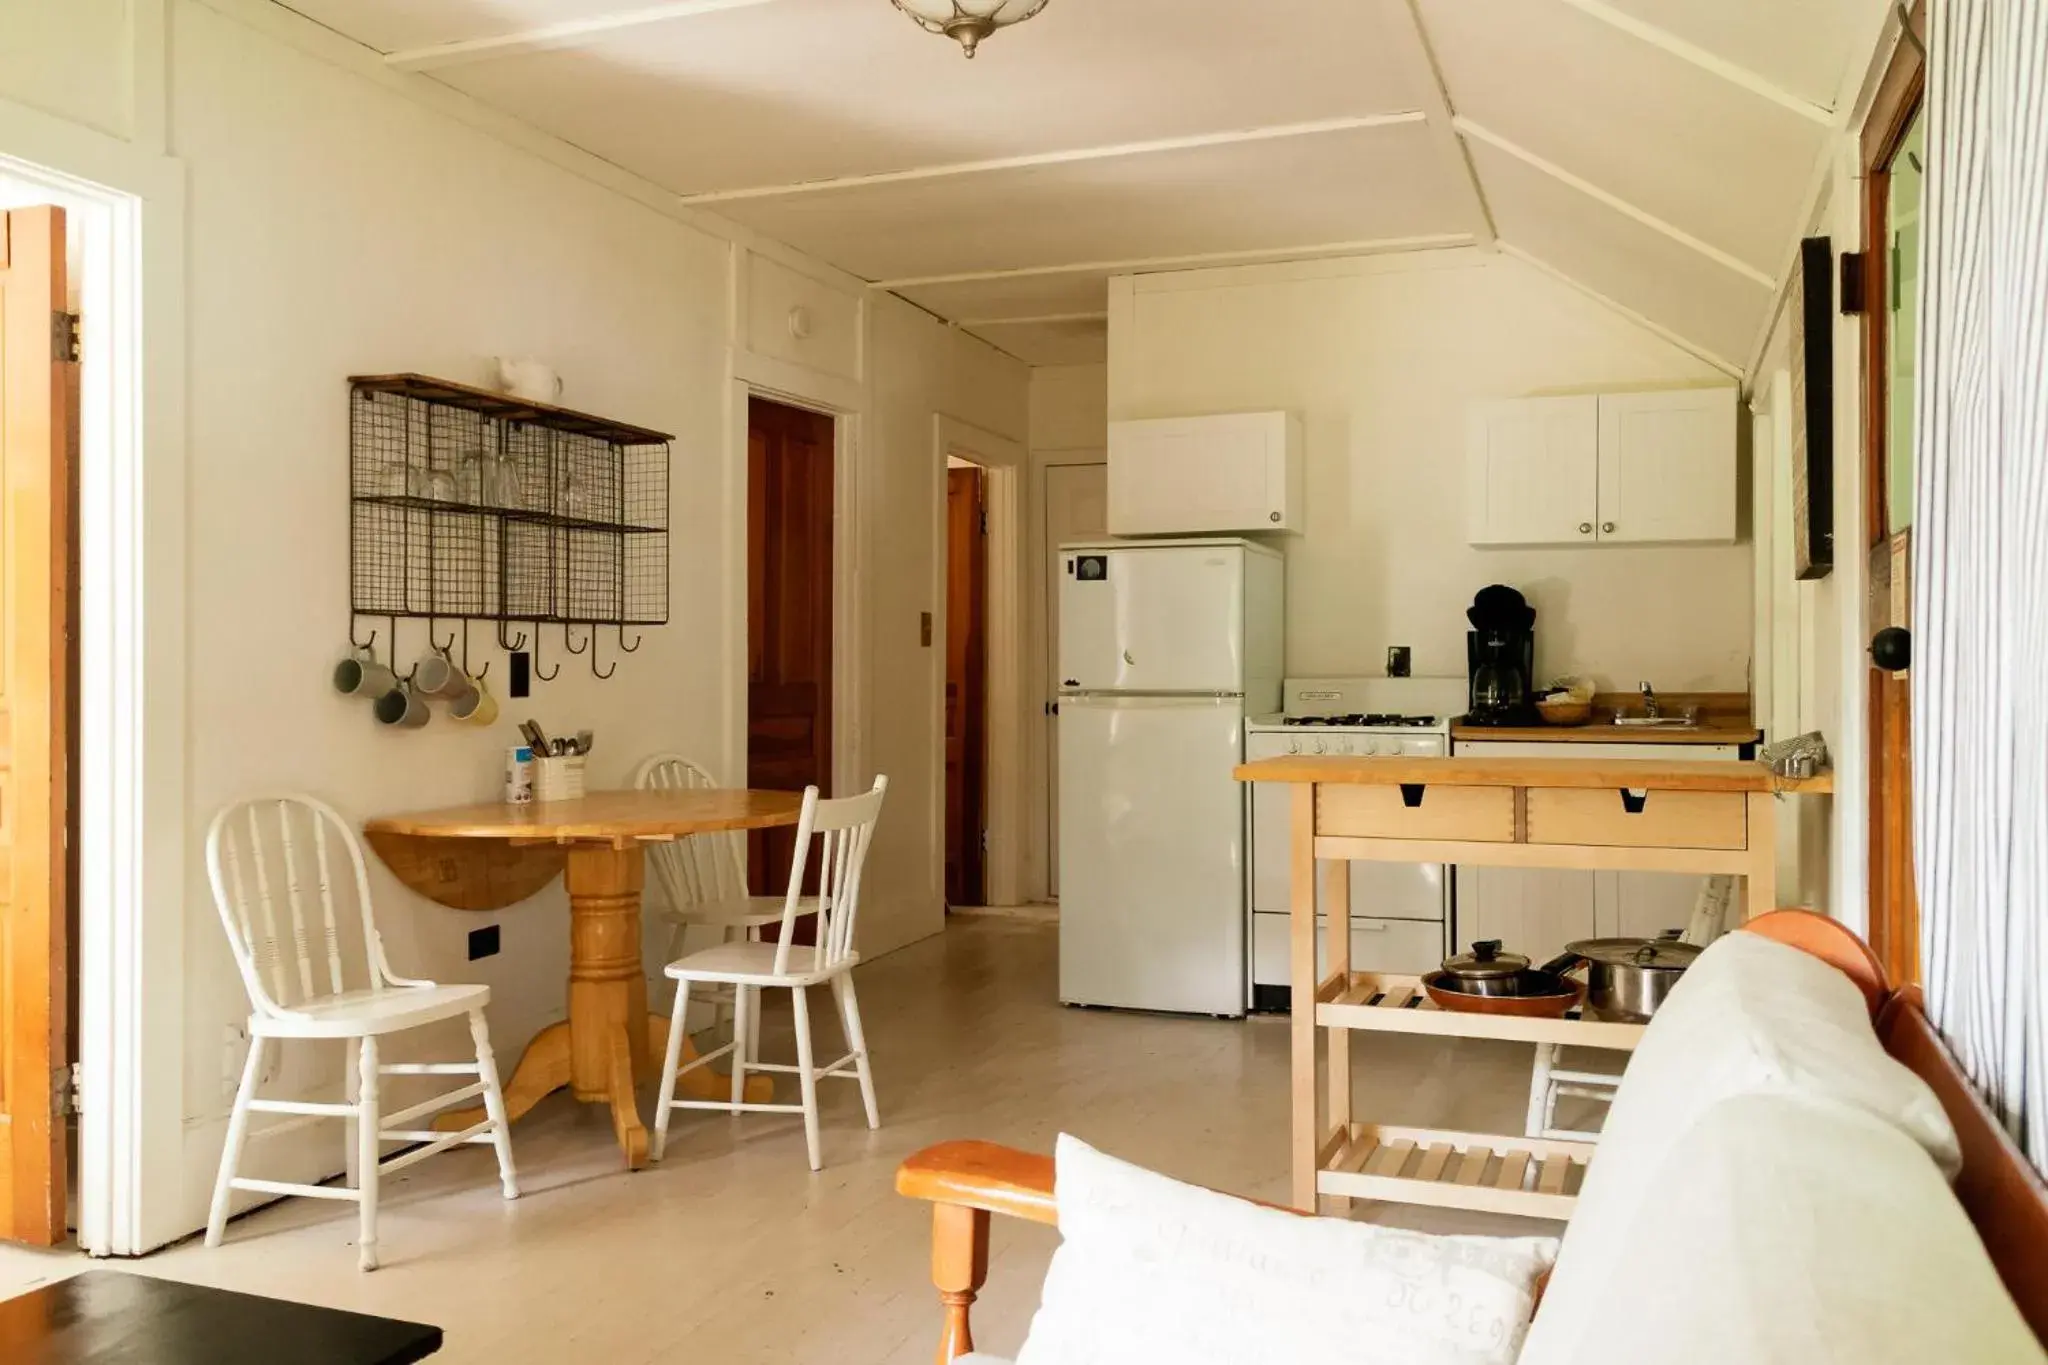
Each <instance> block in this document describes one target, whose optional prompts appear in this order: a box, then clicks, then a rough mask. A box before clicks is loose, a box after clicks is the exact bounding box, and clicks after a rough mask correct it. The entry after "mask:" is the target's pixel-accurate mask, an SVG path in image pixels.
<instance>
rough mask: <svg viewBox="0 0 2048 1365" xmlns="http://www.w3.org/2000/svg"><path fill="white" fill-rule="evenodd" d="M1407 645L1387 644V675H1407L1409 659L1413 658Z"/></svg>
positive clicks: (1391, 676) (1393, 676)
mask: <svg viewBox="0 0 2048 1365" xmlns="http://www.w3.org/2000/svg"><path fill="white" fill-rule="evenodd" d="M1413 657H1414V656H1413V654H1412V653H1411V652H1410V651H1409V648H1408V646H1407V645H1388V646H1387V676H1388V677H1390V678H1405V677H1407V676H1408V668H1409V660H1410V659H1411V658H1413Z"/></svg>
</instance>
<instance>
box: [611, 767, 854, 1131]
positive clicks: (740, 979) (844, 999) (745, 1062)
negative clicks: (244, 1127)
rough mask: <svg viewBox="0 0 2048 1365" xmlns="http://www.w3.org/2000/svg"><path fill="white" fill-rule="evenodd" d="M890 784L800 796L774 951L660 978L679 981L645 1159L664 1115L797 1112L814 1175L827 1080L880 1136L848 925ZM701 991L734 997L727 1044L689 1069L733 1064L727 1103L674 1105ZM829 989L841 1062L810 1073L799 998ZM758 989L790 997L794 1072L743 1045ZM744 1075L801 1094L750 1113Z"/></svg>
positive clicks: (730, 956)
mask: <svg viewBox="0 0 2048 1365" xmlns="http://www.w3.org/2000/svg"><path fill="white" fill-rule="evenodd" d="M888 789H889V779H888V778H886V777H877V778H876V779H875V785H874V787H873V788H872V789H871V790H869V791H867V792H865V793H864V794H862V795H860V796H851V797H846V798H843V799H840V800H836V801H821V800H819V799H818V789H817V788H816V787H810V788H807V789H806V790H805V791H804V804H803V812H802V814H801V815H800V816H799V817H798V820H797V839H796V856H795V858H794V859H793V860H792V866H791V867H790V870H789V889H788V891H787V892H786V893H785V894H784V896H783V898H782V914H781V917H780V923H781V926H782V932H781V935H780V936H779V938H778V940H777V941H776V942H774V943H751V942H749V943H726V944H721V945H719V946H718V947H716V948H706V949H703V950H701V951H699V952H695V953H691V954H689V955H688V956H687V957H684V958H682V959H680V960H679V961H676V962H671V963H670V964H669V965H668V967H667V968H666V969H665V970H666V972H667V975H668V976H669V977H670V978H671V979H672V980H674V981H675V982H676V1001H675V1011H674V1014H673V1016H672V1017H671V1018H670V1020H669V1026H668V1055H667V1057H666V1058H664V1059H663V1061H662V1065H661V1098H660V1100H659V1101H658V1103H657V1104H656V1106H655V1119H654V1144H653V1149H652V1151H651V1152H650V1153H649V1154H650V1155H651V1156H652V1157H653V1159H654V1160H656V1161H659V1160H661V1154H662V1149H663V1148H664V1147H665V1146H666V1145H667V1142H668V1123H669V1115H670V1114H671V1113H672V1112H673V1111H675V1110H677V1109H718V1110H724V1111H726V1112H728V1113H733V1114H739V1113H778V1114H788V1113H801V1114H802V1115H803V1116H804V1143H805V1146H806V1147H807V1148H808V1150H809V1154H810V1160H811V1169H812V1170H814V1171H815V1170H817V1169H819V1167H820V1166H821V1165H822V1164H823V1162H822V1161H821V1160H820V1158H819V1153H818V1082H819V1081H821V1080H824V1079H826V1078H828V1077H838V1078H840V1079H843V1080H858V1081H859V1082H860V1096H861V1102H862V1103H863V1104H864V1105H866V1107H867V1115H868V1127H870V1128H879V1127H880V1126H881V1123H882V1120H881V1115H880V1113H879V1112H878V1111H877V1110H876V1108H875V1080H874V1073H873V1072H872V1071H871V1070H870V1068H869V1066H868V1048H867V1039H866V1037H865V1035H864V1034H863V1033H862V1032H861V1026H860V1004H859V1002H858V1001H857V1000H856V999H855V997H854V992H853V977H852V975H851V973H852V971H853V969H854V967H855V966H856V965H858V964H859V962H860V956H859V954H857V953H855V952H854V951H853V929H854V921H855V919H856V917H857V916H858V915H859V913H860V881H861V869H862V868H863V867H864V866H865V865H866V863H867V856H868V844H869V843H870V841H872V839H873V838H874V833H875V822H876V820H877V819H879V818H880V816H881V813H882V797H883V795H884V793H886V792H887V791H888ZM813 836H815V837H816V838H817V841H818V874H819V875H818V895H817V896H816V898H815V899H812V898H807V897H805V896H804V895H803V894H802V891H803V884H804V868H805V866H806V864H807V862H808V860H809V857H810V853H811V841H812V838H813ZM812 908H815V912H816V914H817V916H818V934H817V942H816V943H815V944H810V945H803V944H798V943H795V942H792V939H793V937H794V931H795V928H796V922H797V920H798V919H799V918H801V917H802V916H803V915H805V914H808V913H811V912H812ZM699 984H722V985H730V986H732V987H733V988H734V991H735V999H736V1001H737V1006H738V1015H737V1017H736V1018H735V1019H734V1021H733V1037H734V1039H735V1041H734V1042H731V1043H727V1044H726V1045H725V1046H724V1047H721V1048H715V1049H713V1050H712V1051H710V1052H707V1053H705V1054H704V1055H703V1056H701V1057H699V1058H697V1060H695V1061H694V1062H692V1063H691V1064H690V1066H689V1067H686V1068H682V1070H694V1069H695V1068H697V1067H700V1066H704V1065H707V1064H708V1063H710V1062H713V1061H715V1060H717V1059H718V1058H720V1057H723V1056H726V1055H727V1054H731V1056H732V1098H731V1099H730V1100H679V1099H677V1098H676V1078H677V1077H678V1076H679V1075H681V1070H678V1065H677V1064H678V1063H679V1062H680V1061H681V1059H682V1051H683V1016H684V1013H685V1012H686V1011H687V1010H688V1008H689V1003H690V988H691V987H692V986H693V985H699ZM827 984H829V985H830V986H831V987H832V995H833V998H834V1000H835V1001H836V1002H837V1004H838V1006H839V1018H840V1022H841V1024H842V1025H843V1026H844V1028H845V1030H846V1045H847V1048H848V1049H849V1050H848V1052H847V1054H846V1055H845V1056H844V1057H841V1058H840V1059H839V1060H838V1061H836V1062H833V1063H831V1064H830V1065H828V1066H824V1067H819V1066H817V1065H816V1064H815V1062H814V1059H813V1057H812V1051H811V1016H810V1007H809V1003H808V1000H807V998H806V995H805V992H806V990H807V989H808V988H809V987H811V986H820V985H827ZM763 988H769V989H783V990H787V991H789V992H790V995H791V997H792V999H793V1000H794V1002H795V1010H796V1065H795V1066H775V1065H769V1064H767V1063H764V1062H761V1061H759V1060H758V1059H757V1058H756V1057H755V1056H753V1055H752V1054H753V1052H754V1049H752V1048H749V1047H742V1046H741V1045H740V1042H741V1040H744V1039H746V1038H747V1037H748V1036H749V1027H748V1016H749V1015H750V1014H751V1013H753V1012H754V1011H757V1010H758V1009H759V992H760V991H761V990H762V989H763ZM749 1071H780V1072H793V1073H795V1075H796V1078H797V1082H798V1084H799V1086H800V1087H801V1090H802V1096H803V1099H802V1103H800V1104H748V1103H746V1102H745V1100H744V1096H745V1093H746V1077H747V1072H749Z"/></svg>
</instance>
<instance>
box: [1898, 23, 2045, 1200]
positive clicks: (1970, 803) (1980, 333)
mask: <svg viewBox="0 0 2048 1365" xmlns="http://www.w3.org/2000/svg"><path fill="white" fill-rule="evenodd" d="M1928 10H1929V19H1930V27H1929V32H1928V56H1927V73H1928V81H1927V100H1926V106H1925V110H1926V112H1925V118H1926V121H1927V122H1926V130H1927V144H1926V145H1927V159H1926V160H1927V182H1926V199H1925V202H1924V204H1923V206H1922V221H1923V225H1924V227H1923V231H1924V236H1923V242H1922V252H1923V255H1922V258H1921V270H1920V296H1919V305H1920V318H1921V332H1920V337H1921V340H1920V350H1919V381H1918V388H1917V390H1916V393H1917V398H1918V406H1919V422H1918V429H1917V436H1916V441H1915V447H1914V454H1915V458H1916V461H1917V469H1918V472H1917V475H1916V480H1915V493H1916V511H1915V517H1914V528H1913V534H1914V540H1915V546H1914V559H1913V621H1914V640H1913V644H1914V659H1913V801H1914V812H1913V835H1914V844H1915V866H1916V869H1917V872H1916V878H1917V887H1918V890H1919V895H1920V911H1921V945H1920V946H1921V961H1922V962H1923V963H1924V964H1925V970H1926V987H1927V1001H1928V1008H1929V1012H1930V1014H1931V1015H1932V1017H1933V1019H1934V1022H1935V1024H1936V1026H1937V1027H1938V1028H1940V1030H1941V1031H1942V1033H1943V1034H1944V1035H1945V1036H1946V1037H1947V1039H1948V1041H1949V1043H1950V1045H1951V1046H1952V1047H1953V1048H1954V1049H1955V1051H1956V1053H1957V1054H1958V1056H1959V1057H1960V1058H1961V1060H1962V1063H1963V1067H1964V1069H1965V1070H1966V1071H1967V1072H1968V1073H1969V1075H1970V1076H1971V1078H1972V1079H1973V1080H1974V1081H1975V1082H1976V1083H1977V1085H1978V1087H1979V1088H1980V1089H1981V1090H1982V1091H1983V1092H1984V1094H1985V1096H1986V1097H1987V1098H1988V1099H1989V1101H1990V1103H1991V1105H1992V1107H1993V1108H1994V1109H1995V1110H1996V1111H1997V1112H1998V1113H1999V1115H2000V1116H2001V1117H2002V1118H2003V1119H2004V1120H2005V1122H2006V1124H2007V1125H2008V1126H2009V1127H2010V1128H2011V1130H2012V1132H2013V1134H2014V1136H2015V1137H2017V1138H2019V1140H2020V1141H2021V1143H2022V1144H2023V1146H2024V1147H2025V1148H2026V1151H2027V1154H2028V1156H2029V1157H2030V1158H2031V1159H2032V1160H2033V1162H2034V1164H2035V1166H2037V1167H2039V1168H2041V1169H2044V1170H2048V4H2043V3H2041V0H1935V2H1934V3H1931V4H1929V6H1928Z"/></svg>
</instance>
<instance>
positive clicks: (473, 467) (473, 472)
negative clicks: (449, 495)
mask: <svg viewBox="0 0 2048 1365" xmlns="http://www.w3.org/2000/svg"><path fill="white" fill-rule="evenodd" d="M493 463H495V462H494V461H493V460H492V459H491V457H490V456H488V455H486V454H484V452H483V451H482V449H480V448H472V449H470V450H466V451H464V452H463V453H462V456H461V458H460V459H458V460H457V461H456V462H455V496H456V497H457V498H458V499H459V500H461V501H462V502H465V503H468V504H469V505H470V506H472V507H474V506H475V505H477V504H478V503H482V502H488V501H490V498H489V496H488V495H487V494H486V492H485V488H486V486H487V484H488V482H489V479H490V476H491V465H492V464H493Z"/></svg>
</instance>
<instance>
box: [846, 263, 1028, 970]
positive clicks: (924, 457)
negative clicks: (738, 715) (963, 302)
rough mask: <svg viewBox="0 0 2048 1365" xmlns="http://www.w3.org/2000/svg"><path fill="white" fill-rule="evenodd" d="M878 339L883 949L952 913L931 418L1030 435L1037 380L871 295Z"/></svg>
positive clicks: (876, 750)
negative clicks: (926, 631)
mask: <svg viewBox="0 0 2048 1365" xmlns="http://www.w3.org/2000/svg"><path fill="white" fill-rule="evenodd" d="M869 338H870V350H871V353H872V354H873V355H875V357H876V360H875V374H874V390H873V413H874V419H873V423H872V428H873V432H874V441H875V445H876V448H877V455H878V459H877V462H876V466H875V468H874V470H873V477H872V479H871V481H870V482H869V483H868V485H867V497H868V499H869V503H868V509H867V510H868V520H869V524H870V525H871V526H873V527H875V528H877V529H878V530H879V531H880V533H879V534H876V535H874V536H872V537H871V538H870V539H869V541H868V542H867V557H866V559H867V562H866V568H865V574H866V582H867V585H868V587H867V592H866V603H867V607H868V622H867V626H868V648H869V659H870V669H869V684H868V687H869V691H868V697H869V702H868V714H869V730H868V735H869V752H870V754H871V756H872V763H873V767H874V770H875V771H876V772H885V773H887V774H889V815H888V817H887V818H885V819H884V820H883V821H882V823H881V825H880V826H879V827H877V829H876V831H875V843H874V849H873V851H872V852H871V854H870V855H869V856H870V857H871V858H872V859H873V860H874V861H873V862H872V864H871V865H870V867H869V870H868V874H867V882H866V885H865V888H864V893H863V894H865V895H868V896H872V897H873V898H874V900H875V908H877V909H879V908H882V907H884V906H886V907H887V910H886V914H887V919H886V921H885V922H882V923H879V924H877V923H870V922H868V920H867V918H866V917H867V916H868V915H869V913H870V911H869V910H863V911H862V912H861V913H862V916H863V934H862V938H863V951H864V952H886V951H888V950H889V949H891V948H895V947H898V946H900V945H902V944H904V943H908V942H910V941H912V940H913V939H919V938H923V937H924V936H925V935H927V934H934V933H937V932H938V931H939V930H940V929H942V928H943V927H944V926H945V918H946V896H945V851H946V842H945V839H946V810H945V802H946V788H945V750H944V737H943V735H942V734H941V733H940V728H939V726H938V725H937V724H935V723H934V719H935V718H937V717H940V716H942V714H943V711H944V708H945V655H944V653H943V652H942V651H943V644H944V639H945V636H944V629H943V626H944V617H945V611H944V606H945V603H944V598H943V596H942V593H943V578H944V575H943V572H942V570H943V568H944V564H945V555H946V543H945V537H944V534H943V523H942V520H941V519H940V518H939V517H938V516H937V515H936V513H935V511H934V509H935V508H937V507H940V506H943V504H944V502H945V495H946V457H945V452H944V451H943V450H941V449H940V448H939V445H938V439H937V433H936V430H935V426H934V423H933V421H932V418H933V416H934V415H935V414H940V413H943V414H944V415H946V416H948V417H952V418H956V419H958V420H959V421H961V422H964V423H966V424H968V425H969V426H973V427H980V428H984V429H986V430H989V431H992V432H994V433H996V434H997V435H998V436H1003V437H1007V438H1009V439H1010V440H1012V441H1017V442H1019V443H1021V442H1022V441H1023V439H1024V432H1025V424H1026V421H1027V415H1026V413H1027V402H1028V387H1029V381H1028V372H1027V371H1026V370H1025V368H1024V366H1023V365H1022V364H1021V363H1020V362H1018V361H1016V360H1014V359H1012V358H1011V357H1009V356H1006V355H1004V354H1003V353H1002V352H1000V351H998V350H996V349H995V348H994V347H991V346H987V345H984V344H983V343H981V342H979V341H976V340H974V339H973V338H971V337H968V336H966V335H964V334H963V333H961V332H959V331H956V330H955V329H953V328H950V327H947V326H946V325H945V324H943V323H941V322H939V321H937V320H936V319H934V318H933V317H932V316H931V315H930V314H929V313H926V312H925V311H923V310H922V309H919V308H914V307H912V306H911V305H909V304H907V303H905V302H903V301H902V300H901V299H898V298H896V297H894V296H893V295H878V296H876V297H875V298H874V299H873V300H872V302H871V303H870V305H869ZM882 528H886V529H882ZM991 571H992V572H993V571H994V566H993V565H992V566H991ZM923 612H930V613H931V614H932V642H931V644H929V645H924V644H921V643H920V634H919V615H920V613H923ZM991 696H992V698H993V692H992V694H991Z"/></svg>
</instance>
